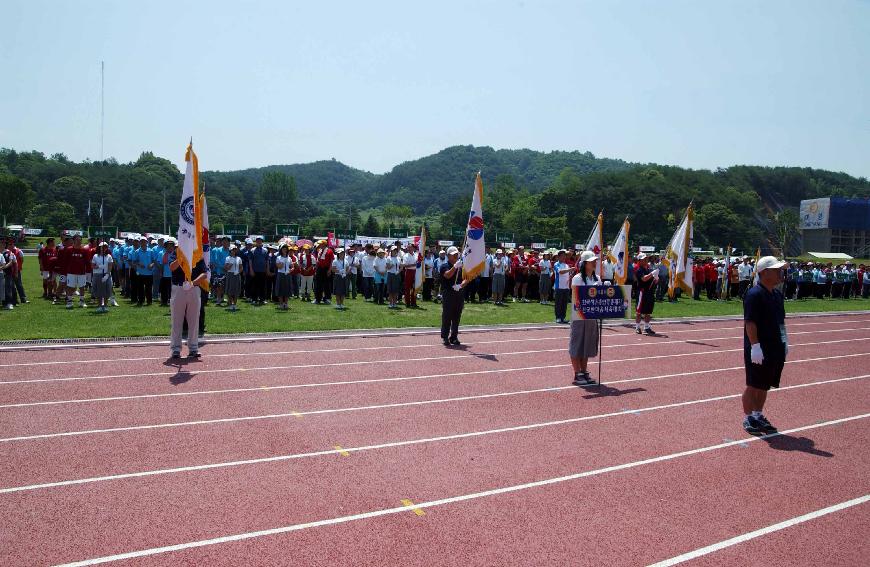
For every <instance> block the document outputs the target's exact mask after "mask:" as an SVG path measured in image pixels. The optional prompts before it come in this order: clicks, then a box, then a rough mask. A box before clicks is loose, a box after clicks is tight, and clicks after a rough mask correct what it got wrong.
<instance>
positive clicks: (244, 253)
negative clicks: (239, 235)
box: [239, 238, 254, 303]
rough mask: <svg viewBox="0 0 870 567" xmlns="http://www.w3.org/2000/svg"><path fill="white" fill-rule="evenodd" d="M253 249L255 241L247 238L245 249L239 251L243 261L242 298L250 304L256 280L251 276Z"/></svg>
mask: <svg viewBox="0 0 870 567" xmlns="http://www.w3.org/2000/svg"><path fill="white" fill-rule="evenodd" d="M253 248H254V241H253V240H251V239H250V238H246V239H245V247H244V248H243V249H241V250H239V257H240V258H241V259H242V296H243V297H244V298H245V299H247V300H248V303H250V302H251V301H252V299H251V297H252V296H253V289H252V284H253V281H254V278H252V277H251V276H250V275H249V274H250V272H251V252H252V251H253Z"/></svg>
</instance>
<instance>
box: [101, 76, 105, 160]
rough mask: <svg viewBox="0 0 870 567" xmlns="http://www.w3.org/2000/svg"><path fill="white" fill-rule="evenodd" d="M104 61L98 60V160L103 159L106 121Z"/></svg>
mask: <svg viewBox="0 0 870 567" xmlns="http://www.w3.org/2000/svg"><path fill="white" fill-rule="evenodd" d="M105 75H106V62H105V61H100V161H103V159H104V158H103V130H104V128H105V123H106V102H105V101H106V78H105Z"/></svg>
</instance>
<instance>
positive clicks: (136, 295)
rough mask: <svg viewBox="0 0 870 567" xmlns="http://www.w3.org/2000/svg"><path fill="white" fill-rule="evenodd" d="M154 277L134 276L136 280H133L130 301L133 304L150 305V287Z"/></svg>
mask: <svg viewBox="0 0 870 567" xmlns="http://www.w3.org/2000/svg"><path fill="white" fill-rule="evenodd" d="M153 279H154V276H151V275H148V276H143V275H140V274H136V279H135V280H133V294H132V299H133V301H134V302H135V303H138V304H139V305H142V303H144V302H147V303H148V305H151V286H152V285H153Z"/></svg>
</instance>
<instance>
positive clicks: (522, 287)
mask: <svg viewBox="0 0 870 567" xmlns="http://www.w3.org/2000/svg"><path fill="white" fill-rule="evenodd" d="M174 245H175V242H174V239H173V238H171V237H166V236H159V235H155V236H145V235H131V236H129V237H127V238H114V239H108V240H107V241H98V240H97V239H95V238H90V239H87V240H85V239H84V238H83V237H82V236H67V237H64V238H63V239H62V242H60V243H57V242H55V241H54V239H52V238H49V239H47V240H46V241H45V242H44V243H40V246H39V252H38V262H39V269H40V272H41V275H42V287H43V289H42V297H43V298H44V299H47V300H50V301H51V302H52V303H62V304H65V306H66V308H67V309H73V308H74V307H75V305H76V303H77V304H78V306H79V307H86V306H87V305H89V304H94V305H95V306H96V307H97V309H98V310H99V311H100V312H106V311H108V309H109V307H112V306H118V300H117V297H116V294H117V296H120V297H122V298H126V299H127V300H128V301H129V303H130V304H131V305H135V306H140V307H147V306H150V305H152V304H153V303H158V304H159V305H161V306H168V305H169V301H170V297H171V275H172V274H171V271H170V269H169V262H168V261H167V259H168V256H167V254H168V253H170V252H171V251H172V250H173V249H174ZM579 254H580V251H578V250H574V249H561V250H555V249H545V250H539V249H526V248H525V247H524V246H517V247H516V248H510V249H502V248H488V249H487V253H486V261H485V266H484V269H483V271H482V273H481V274H480V275H479V276H478V277H477V278H475V279H474V280H473V281H471V282H469V283H468V285H466V286H465V287H464V288H463V291H462V292H463V294H464V299H465V302H466V303H469V302H470V303H491V304H493V305H496V306H505V305H507V304H508V303H530V302H537V303H540V304H541V305H552V306H553V310H554V320H555V321H556V322H561V323H567V322H568V315H567V309H568V306H569V303H570V300H571V299H570V293H571V291H570V281H571V278H572V277H573V276H574V275H576V274H577V264H578V262H579ZM602 257H603V262H601V263H600V278H601V280H602V281H603V282H607V283H614V269H615V264H614V263H613V262H612V261H611V260H610V259H609V258H608V256H607V254H603V255H602ZM446 261H447V258H446V250H445V249H444V248H443V247H438V246H428V247H426V248H425V249H424V250H422V251H421V250H418V249H417V247H416V245H415V244H414V242H413V241H410V242H409V241H407V240H405V241H401V240H398V241H392V242H382V243H366V244H359V243H357V244H355V243H348V244H347V245H346V246H330V245H329V244H328V242H327V240H325V239H321V240H315V241H303V242H302V243H297V242H294V241H281V242H278V243H268V244H267V243H265V242H264V240H263V238H261V237H253V238H246V239H245V240H244V241H241V240H235V241H234V240H233V239H231V238H229V237H226V236H219V237H217V238H215V239H214V240H213V242H212V243H211V247H210V261H209V263H208V271H209V279H210V288H211V289H210V292H209V293H208V294H205V295H204V297H203V300H204V301H203V304H205V301H206V300H208V301H211V302H212V304H213V305H215V306H218V307H223V308H225V309H226V310H228V311H230V312H236V311H238V309H239V306H240V305H244V304H248V305H250V306H262V305H265V304H267V303H271V304H274V305H275V307H276V308H277V309H279V310H289V309H290V305H291V302H294V301H299V302H309V303H312V304H315V305H333V302H334V307H335V309H338V310H344V309H347V306H348V305H347V303H346V300H348V299H349V300H356V299H357V298H359V297H361V298H362V299H363V301H366V302H370V303H373V304H376V305H384V306H385V307H386V308H388V309H398V308H400V307H401V306H404V307H405V308H406V309H414V308H417V306H418V303H417V302H418V299H419V300H421V301H425V302H440V301H441V300H442V290H441V289H440V286H439V280H438V277H437V275H438V273H439V268H440V266H441V265H442V264H443V263H445V262H446ZM23 263H24V254H23V253H22V251H21V249H20V248H18V247H16V245H15V242H14V240H11V239H10V240H9V241H0V292H2V295H3V302H2V303H3V306H4V308H5V309H13V308H14V307H15V306H16V305H20V304H24V303H28V299H27V293H26V291H25V289H24V286H23V284H22V279H21V272H22V268H23ZM418 269H419V270H421V271H422V272H423V274H422V278H421V280H422V288H421V289H417V288H416V286H415V281H416V272H417V270H418ZM864 274H865V266H864V264H861V265H858V266H855V265H853V264H852V263H851V262H844V263H842V264H840V265H835V264H833V263H827V264H822V263H818V264H814V263H813V262H791V263H789V264H788V265H787V267H786V269H785V278H784V283H783V293H784V296H785V298H786V299H787V300H801V299H805V298H819V299H821V298H837V299H849V298H857V297H861V298H865V299H866V298H868V297H870V278H865V277H864ZM638 275H640V277H638ZM753 277H754V259H753V258H752V257H747V256H741V257H734V258H731V259H730V260H729V261H727V262H726V260H725V259H722V258H718V259H717V258H713V257H706V258H700V257H696V258H694V259H693V268H692V278H693V281H694V294H693V299H695V300H701V299H703V298H704V297H706V298H707V299H708V300H723V301H727V300H731V299H736V298H741V299H742V297H743V296H744V294H745V293H746V291H747V290H748V289H749V287H750V286H751V285H752V278H753ZM668 282H669V277H668V267H667V265H666V263H665V262H662V260H661V258H660V256H658V255H655V254H650V255H649V256H646V255H645V254H643V253H640V254H638V255H636V256H634V257H633V258H631V260H630V262H629V265H628V268H627V281H626V282H625V283H626V284H627V285H631V286H632V288H633V289H632V292H633V296H634V299H635V300H638V299H640V300H642V302H649V301H664V300H666V299H667V300H669V301H676V300H677V299H678V298H679V296H680V292H679V290H677V292H676V293H675V294H674V296H673V297H667V296H668ZM640 292H644V293H645V294H646V296H645V297H640V296H639V293H640ZM88 294H90V297H88ZM641 323H644V324H645V328H644V331H645V330H646V329H647V328H648V327H649V324H648V321H646V322H645V321H640V320H639V321H638V329H640V324H641ZM201 330H203V329H201ZM639 332H640V331H639Z"/></svg>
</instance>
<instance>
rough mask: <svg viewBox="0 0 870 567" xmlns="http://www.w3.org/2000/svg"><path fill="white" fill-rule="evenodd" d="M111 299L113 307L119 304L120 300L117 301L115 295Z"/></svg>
mask: <svg viewBox="0 0 870 567" xmlns="http://www.w3.org/2000/svg"><path fill="white" fill-rule="evenodd" d="M109 301H110V302H111V304H112V307H117V306H118V302H117V301H115V298H114V297H113V298H112V299H110V300H109Z"/></svg>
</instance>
